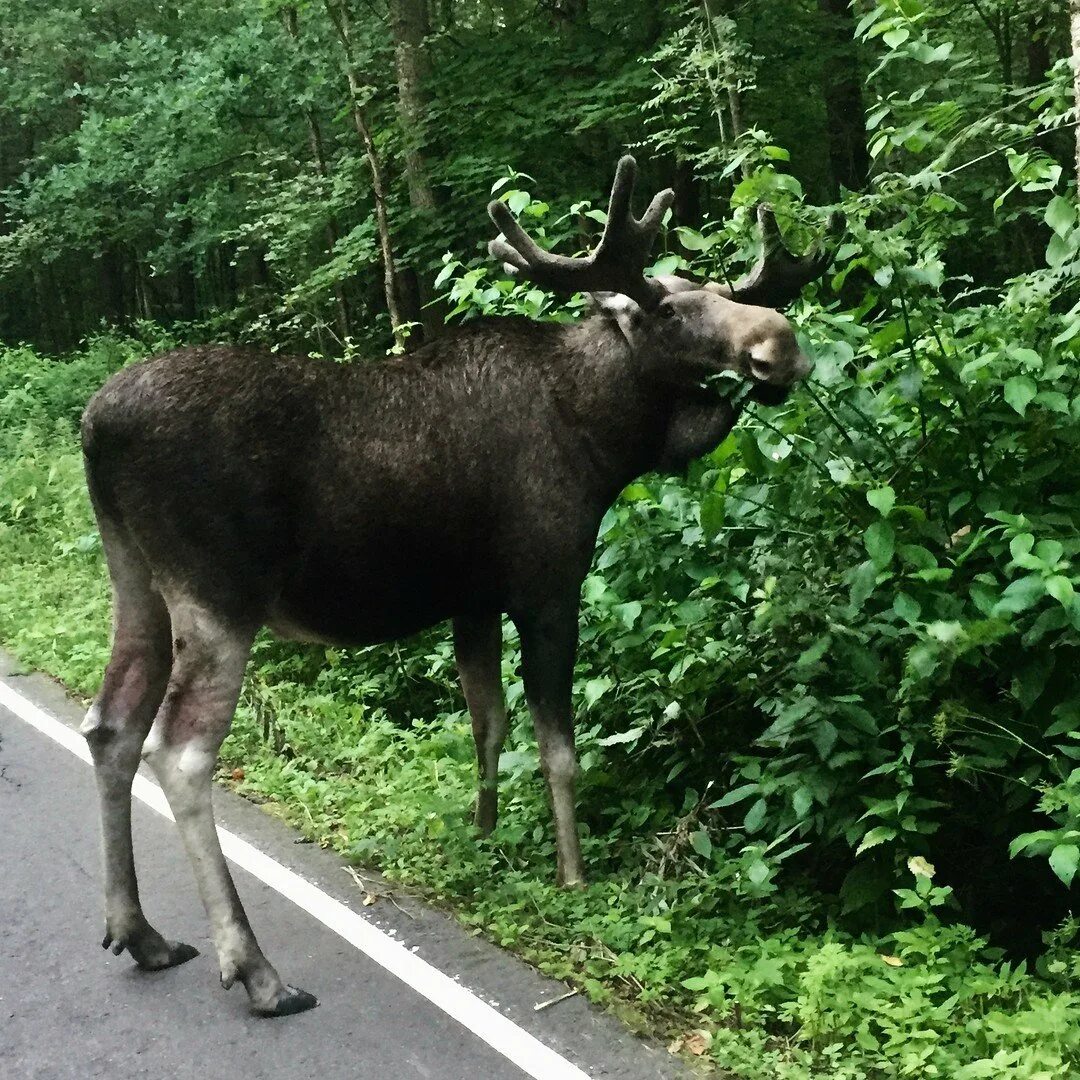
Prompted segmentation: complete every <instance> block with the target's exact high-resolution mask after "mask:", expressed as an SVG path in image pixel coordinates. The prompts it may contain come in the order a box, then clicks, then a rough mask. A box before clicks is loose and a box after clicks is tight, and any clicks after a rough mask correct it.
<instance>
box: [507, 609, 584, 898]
mask: <svg viewBox="0 0 1080 1080" xmlns="http://www.w3.org/2000/svg"><path fill="white" fill-rule="evenodd" d="M515 622H516V623H517V627H518V632H519V633H520V635H521V667H522V675H523V678H524V682H525V697H526V699H527V701H528V703H529V711H530V712H531V713H532V718H533V726H534V727H535V729H536V741H537V743H538V744H539V747H540V765H541V768H542V769H543V771H544V777H545V779H546V780H547V785H548V791H549V793H550V795H551V810H552V814H553V816H554V818H555V844H556V850H557V852H558V873H557V877H556V881H557V882H558V884H560V885H583V884H584V883H585V866H584V863H583V862H582V860H581V843H580V841H579V839H578V829H577V813H576V811H575V807H574V798H575V792H574V789H575V780H576V778H577V772H578V764H577V754H576V752H575V750H574V716H573V711H572V709H571V693H572V690H573V683H574V657H575V655H576V653H577V635H578V613H577V605H576V604H573V605H570V604H565V605H560V606H559V607H554V608H551V609H549V610H547V611H545V612H542V613H541V614H540V615H539V616H529V617H525V618H516V619H515Z"/></svg>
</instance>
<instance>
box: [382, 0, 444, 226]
mask: <svg viewBox="0 0 1080 1080" xmlns="http://www.w3.org/2000/svg"><path fill="white" fill-rule="evenodd" d="M390 27H391V31H392V32H393V35H394V65H395V67H396V70H397V88H398V115H399V116H400V118H401V128H402V133H403V135H404V143H405V181H406V183H407V184H408V187H409V203H410V204H411V205H412V207H413V208H414V209H416V210H422V211H429V212H430V211H433V210H434V209H435V193H434V191H433V190H432V188H431V182H430V180H429V178H428V171H427V162H426V161H425V159H424V151H423V145H424V138H425V132H424V112H425V110H426V107H427V94H426V92H425V86H426V83H427V80H428V79H429V77H430V75H431V63H430V60H429V59H428V55H427V50H426V49H425V47H424V39H425V38H426V37H427V36H428V35H429V34H430V33H431V26H430V24H429V23H428V10H427V3H426V0H390Z"/></svg>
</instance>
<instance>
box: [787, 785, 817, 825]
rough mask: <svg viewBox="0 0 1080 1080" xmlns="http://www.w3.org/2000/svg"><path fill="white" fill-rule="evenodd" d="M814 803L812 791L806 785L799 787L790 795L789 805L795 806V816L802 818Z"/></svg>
mask: <svg viewBox="0 0 1080 1080" xmlns="http://www.w3.org/2000/svg"><path fill="white" fill-rule="evenodd" d="M813 804H814V793H813V792H812V791H811V790H810V789H809V788H808V787H801V788H799V789H798V790H797V791H796V792H795V794H794V795H792V796H791V805H792V806H793V807H794V808H795V816H796V817H797V818H804V817H806V815H807V812H808V811H809V809H810V807H811V806H813Z"/></svg>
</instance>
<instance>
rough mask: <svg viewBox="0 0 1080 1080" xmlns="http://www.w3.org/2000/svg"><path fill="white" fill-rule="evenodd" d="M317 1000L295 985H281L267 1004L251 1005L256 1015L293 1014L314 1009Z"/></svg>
mask: <svg viewBox="0 0 1080 1080" xmlns="http://www.w3.org/2000/svg"><path fill="white" fill-rule="evenodd" d="M318 1004H319V1002H318V1000H317V999H316V997H315V995H314V994H309V993H308V992H307V991H306V990H301V989H300V988H299V987H296V986H283V987H282V988H281V989H280V990H279V991H278V992H277V996H276V997H275V998H274V1000H273V1001H272V1002H270V1003H269V1004H268V1005H255V1004H253V1005H252V1008H253V1009H254V1011H255V1013H256V1015H258V1016H293V1015H295V1014H296V1013H302V1012H307V1010H308V1009H314V1008H315V1006H316V1005H318Z"/></svg>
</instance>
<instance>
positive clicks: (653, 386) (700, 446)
mask: <svg viewBox="0 0 1080 1080" xmlns="http://www.w3.org/2000/svg"><path fill="white" fill-rule="evenodd" d="M560 331H561V333H562V335H564V336H563V340H562V341H561V342H560V343H559V344H560V348H559V354H560V363H559V365H558V371H557V375H556V381H555V393H556V394H557V396H558V400H559V404H560V406H561V408H562V410H563V411H564V414H565V415H566V418H567V421H568V426H569V427H570V428H571V430H572V431H573V432H574V433H575V434H576V435H578V437H579V438H580V439H581V442H582V447H583V452H584V453H585V454H586V455H587V456H588V460H589V463H590V466H591V468H592V470H593V471H594V472H595V475H596V479H597V483H598V486H599V488H600V490H601V491H602V493H603V495H604V497H605V498H609V499H614V497H615V496H616V495H617V494H618V493H619V492H620V491H621V490H622V489H623V488H624V487H626V485H627V484H629V483H630V482H631V481H633V480H635V479H636V478H637V477H639V476H640V475H641V474H642V473H646V472H651V471H653V470H656V469H663V470H668V471H675V470H680V469H682V468H684V467H685V465H686V464H687V463H688V462H689V461H691V460H692V459H693V458H695V457H698V456H700V455H701V454H704V453H706V452H707V451H709V450H711V449H712V448H713V447H715V446H716V445H717V444H718V443H719V442H721V441H722V440H723V438H724V437H725V436H726V435H727V433H728V432H729V431H730V430H731V428H732V426H733V425H734V423H735V420H736V419H737V416H738V414H737V411H736V410H735V409H734V408H732V407H731V406H730V405H729V404H728V403H727V402H725V401H722V400H720V399H718V398H716V396H715V395H714V394H711V393H709V392H706V391H700V390H697V389H694V388H684V387H680V386H678V385H676V384H674V383H666V382H664V381H662V380H659V379H657V378H656V377H655V375H651V376H650V374H649V373H648V371H647V370H646V368H645V366H644V365H642V364H641V363H640V361H639V359H638V358H637V357H636V355H635V353H634V351H633V350H632V349H631V347H630V345H629V344H628V342H627V340H626V338H625V337H624V336H623V333H622V331H621V330H620V329H619V328H618V326H617V325H616V324H615V322H614V321H612V320H610V319H608V318H605V317H603V316H594V317H592V318H589V319H586V320H584V321H582V322H581V323H577V324H575V325H573V326H568V327H561V328H560Z"/></svg>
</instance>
